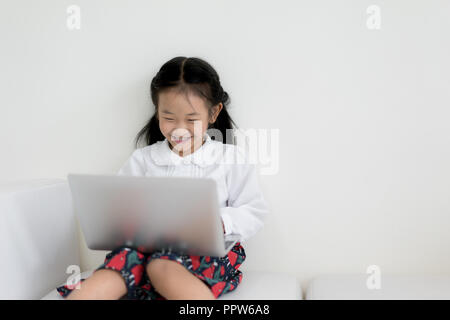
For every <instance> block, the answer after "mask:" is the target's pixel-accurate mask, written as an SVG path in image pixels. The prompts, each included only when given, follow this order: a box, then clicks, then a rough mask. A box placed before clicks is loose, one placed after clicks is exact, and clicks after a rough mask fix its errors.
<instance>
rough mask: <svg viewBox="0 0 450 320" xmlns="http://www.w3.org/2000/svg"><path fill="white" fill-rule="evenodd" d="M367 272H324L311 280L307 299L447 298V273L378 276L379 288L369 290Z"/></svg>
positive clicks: (449, 286)
mask: <svg viewBox="0 0 450 320" xmlns="http://www.w3.org/2000/svg"><path fill="white" fill-rule="evenodd" d="M368 278H369V275H368V274H355V275H323V276H319V277H317V278H315V279H313V280H312V281H311V282H310V284H309V285H308V288H307V290H306V299H307V300H349V299H353V300H380V299H381V300H417V299H421V300H427V299H436V300H438V299H450V275H449V276H438V275H436V276H434V275H429V276H426V275H420V276H406V275H381V277H380V282H379V284H380V286H379V289H377V288H373V289H369V288H368V286H367V284H366V282H367V279H368Z"/></svg>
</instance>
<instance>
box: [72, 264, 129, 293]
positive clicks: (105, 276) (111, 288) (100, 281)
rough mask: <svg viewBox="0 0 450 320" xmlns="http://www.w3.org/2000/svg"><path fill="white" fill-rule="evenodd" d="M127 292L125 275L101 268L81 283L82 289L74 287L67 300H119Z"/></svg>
mask: <svg viewBox="0 0 450 320" xmlns="http://www.w3.org/2000/svg"><path fill="white" fill-rule="evenodd" d="M126 293H127V287H126V285H125V281H124V279H123V277H122V276H121V275H120V273H119V272H118V271H115V270H110V269H101V270H97V271H95V272H94V273H93V274H92V275H91V276H90V277H89V278H87V279H86V280H84V281H83V282H82V283H81V288H80V289H74V290H73V291H72V292H71V293H70V294H69V295H68V296H67V297H66V298H65V299H67V300H97V299H101V300H117V299H120V298H121V297H122V296H123V295H125V294H126Z"/></svg>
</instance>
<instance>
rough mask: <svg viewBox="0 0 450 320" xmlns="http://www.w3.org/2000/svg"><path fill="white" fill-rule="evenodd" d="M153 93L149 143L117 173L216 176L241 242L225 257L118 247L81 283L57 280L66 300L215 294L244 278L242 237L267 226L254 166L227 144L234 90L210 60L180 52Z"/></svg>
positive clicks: (226, 216) (230, 226) (226, 217)
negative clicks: (230, 92) (228, 88)
mask: <svg viewBox="0 0 450 320" xmlns="http://www.w3.org/2000/svg"><path fill="white" fill-rule="evenodd" d="M151 97H152V101H153V104H154V105H155V113H154V114H153V116H152V117H151V119H150V120H149V121H148V123H147V124H146V125H145V127H144V128H143V129H142V130H141V131H140V132H139V133H138V135H137V137H136V148H137V146H138V143H139V141H140V139H141V138H144V139H145V142H146V146H145V147H143V148H137V149H136V150H135V151H134V152H133V153H132V155H131V156H130V158H129V159H128V160H127V161H126V163H125V164H124V165H123V167H122V168H121V169H120V170H119V172H118V175H135V176H191V177H209V178H213V179H215V181H216V182H217V188H218V190H217V191H218V196H219V202H220V215H221V219H222V226H223V231H224V234H231V233H233V234H239V235H240V236H241V238H240V242H237V243H236V244H235V246H234V247H233V248H232V249H231V251H229V252H228V254H227V255H226V256H224V257H211V256H194V255H181V254H177V253H176V252H172V251H171V250H170V249H162V250H157V251H154V252H151V253H143V252H140V251H138V250H134V249H131V248H127V247H120V248H117V249H115V250H113V251H112V252H110V253H108V254H107V255H106V258H105V261H104V263H103V264H102V265H101V266H100V267H98V268H97V269H96V270H95V271H94V273H93V274H92V275H91V276H90V277H88V278H87V279H82V280H81V281H82V284H81V288H80V289H77V290H74V288H75V286H76V285H64V286H61V287H58V288H57V290H58V292H59V293H60V294H61V295H62V296H63V297H65V298H66V299H119V298H128V299H142V300H151V299H159V300H164V299H186V300H190V299H217V298H218V297H220V296H221V295H223V294H225V293H227V292H231V291H233V290H235V289H236V287H237V286H238V285H239V284H240V283H241V281H242V276H243V274H242V271H240V270H239V266H240V265H241V264H242V263H243V262H244V260H245V257H246V254H245V251H244V248H243V246H242V244H241V243H243V242H245V241H246V240H247V239H249V238H250V237H252V236H253V235H254V234H255V233H256V232H257V231H259V230H260V229H261V228H262V226H263V220H264V218H265V216H266V214H267V213H268V208H267V204H266V202H265V200H264V198H263V196H262V193H261V190H260V188H259V182H258V177H257V171H256V167H255V166H254V165H251V164H249V163H248V157H247V156H246V154H245V152H243V150H242V148H240V147H237V146H235V145H234V144H229V143H228V142H230V141H234V139H233V140H231V139H232V138H233V136H232V131H233V128H232V123H233V124H234V122H233V121H232V119H231V118H230V116H229V114H228V112H227V109H226V105H227V104H228V103H229V97H228V94H227V93H226V92H225V91H224V90H223V88H222V86H221V84H220V81H219V76H218V74H217V72H216V71H215V70H214V69H213V67H212V66H211V65H210V64H208V63H207V62H205V61H204V60H201V59H199V58H186V57H176V58H173V59H171V60H169V61H168V62H166V63H165V64H164V65H163V66H162V67H161V69H160V70H159V72H158V73H157V74H156V76H155V77H154V78H153V80H152V83H151ZM213 133H214V135H213ZM212 136H213V137H214V140H213V139H212ZM222 137H225V140H226V143H223V142H222V141H223V140H222ZM174 201H176V199H174ZM125 295H126V297H125Z"/></svg>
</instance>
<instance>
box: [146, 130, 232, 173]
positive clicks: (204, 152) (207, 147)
mask: <svg viewBox="0 0 450 320" xmlns="http://www.w3.org/2000/svg"><path fill="white" fill-rule="evenodd" d="M220 145H222V143H220V144H219V143H217V142H216V141H214V140H212V139H211V137H210V136H209V135H208V134H207V133H206V134H205V143H203V144H202V145H201V146H200V148H198V149H197V150H195V152H194V153H191V154H188V155H186V156H184V157H181V156H179V155H178V154H177V153H175V152H174V151H172V149H170V146H169V141H168V140H167V138H166V139H164V141H162V142H158V143H157V144H156V146H155V148H154V149H153V151H154V152H152V154H151V156H152V158H153V159H154V161H155V163H156V164H158V165H182V164H184V165H187V164H196V165H198V166H200V167H205V166H208V165H211V164H213V163H214V162H215V161H216V160H217V158H218V156H219V155H220V151H221V149H220V148H219V146H220ZM222 147H223V146H222ZM222 150H223V149H222Z"/></svg>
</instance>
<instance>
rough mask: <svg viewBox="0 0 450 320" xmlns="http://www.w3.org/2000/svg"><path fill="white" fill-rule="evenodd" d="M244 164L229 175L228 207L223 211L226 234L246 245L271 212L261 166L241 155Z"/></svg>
mask: <svg viewBox="0 0 450 320" xmlns="http://www.w3.org/2000/svg"><path fill="white" fill-rule="evenodd" d="M240 154H241V161H239V162H237V163H236V164H232V165H231V166H230V170H229V173H228V174H227V184H228V194H229V198H228V206H227V207H223V208H220V215H221V218H222V221H223V223H224V226H225V235H228V234H239V235H240V236H241V237H240V239H241V240H240V241H241V242H245V241H246V240H248V239H249V238H251V237H252V236H254V235H255V234H256V233H257V232H258V231H259V230H260V229H261V228H262V227H263V226H264V220H265V218H266V216H267V214H268V213H269V209H268V205H267V203H266V201H265V199H264V197H263V194H262V191H261V188H260V185H259V176H258V170H257V166H256V165H255V164H251V163H249V162H248V158H247V157H246V155H243V153H242V152H241V153H240Z"/></svg>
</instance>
